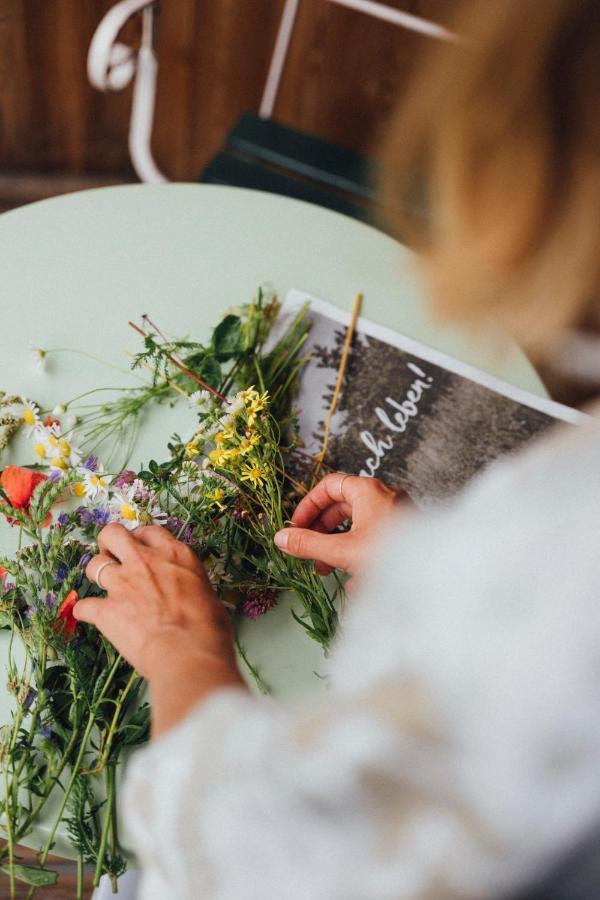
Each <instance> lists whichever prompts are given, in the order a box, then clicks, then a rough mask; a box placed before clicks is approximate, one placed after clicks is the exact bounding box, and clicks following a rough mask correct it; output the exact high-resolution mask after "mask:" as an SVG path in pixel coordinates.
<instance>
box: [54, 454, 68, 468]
mask: <svg viewBox="0 0 600 900" xmlns="http://www.w3.org/2000/svg"><path fill="white" fill-rule="evenodd" d="M50 465H51V466H54V468H55V469H63V471H64V470H65V469H68V468H69V467H68V465H67V463H66V462H65V460H64V459H60V458H59V457H57V458H56V459H52V460H50Z"/></svg>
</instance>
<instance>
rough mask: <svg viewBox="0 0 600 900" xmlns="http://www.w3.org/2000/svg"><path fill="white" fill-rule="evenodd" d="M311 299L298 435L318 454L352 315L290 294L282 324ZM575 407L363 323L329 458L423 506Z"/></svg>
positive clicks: (575, 418) (577, 417) (572, 419)
mask: <svg viewBox="0 0 600 900" xmlns="http://www.w3.org/2000/svg"><path fill="white" fill-rule="evenodd" d="M307 302H308V303H310V319H311V321H312V323H313V326H312V329H311V332H310V334H309V337H308V344H307V348H306V349H307V351H308V352H310V354H311V359H310V361H309V362H308V363H307V365H306V367H305V369H304V370H303V373H302V378H301V383H300V390H299V395H298V403H297V405H298V410H299V412H298V417H299V425H300V437H301V439H302V441H303V443H304V445H305V448H306V450H307V451H308V452H309V453H311V454H315V453H318V452H319V451H320V450H321V448H322V444H323V433H324V425H325V418H326V416H327V412H328V410H329V406H330V403H331V399H332V395H333V390H334V386H335V382H336V378H337V373H338V368H339V365H340V360H341V356H342V351H343V345H344V340H345V337H346V331H347V326H348V323H349V320H350V315H349V314H348V313H345V312H344V311H343V310H340V309H338V308H337V307H335V306H332V305H331V304H329V303H325V302H324V301H322V300H319V299H317V298H316V297H313V296H311V295H309V294H307V293H306V292H303V291H300V290H296V289H293V290H291V291H290V292H289V293H288V294H287V296H286V299H285V301H284V304H283V310H282V313H283V321H284V322H285V321H287V320H288V316H292V315H293V314H294V313H295V312H297V311H298V309H299V308H300V307H301V306H303V305H304V304H305V303H307ZM586 421H589V417H588V416H586V415H585V414H583V413H580V412H578V411H577V410H574V409H570V408H569V407H566V406H562V405H560V404H558V403H554V402H552V401H550V400H545V399H543V398H541V397H537V396H535V395H534V394H530V393H528V392H527V391H523V390H520V389H519V388H516V387H514V386H513V385H511V384H508V383H507V382H504V381H501V380H500V379H497V378H495V377H494V376H492V375H489V374H487V373H486V372H482V371H480V370H479V369H476V368H474V367H473V366H469V365H466V364H464V363H461V362H459V361H458V360H457V359H454V358H452V357H450V356H447V355H446V354H444V353H441V352H440V351H438V350H434V349H432V348H430V347H427V346H425V345H424V344H421V343H419V342H418V341H415V340H413V339H412V338H408V337H404V336H402V335H400V334H396V333H395V332H394V331H392V330H390V329H388V328H385V327H383V326H381V325H376V324H374V323H372V322H369V321H368V320H367V319H364V318H359V319H358V323H357V326H356V333H355V335H354V339H353V342H352V348H351V352H350V356H349V358H348V364H347V369H346V376H345V379H344V385H343V391H342V394H341V397H340V399H339V402H338V405H337V409H336V413H335V415H334V418H333V422H332V428H331V434H330V438H329V445H328V453H327V459H326V462H327V464H328V466H330V467H331V468H333V469H338V470H341V471H345V472H352V473H355V474H361V475H368V476H375V477H377V478H381V479H382V480H383V481H385V482H386V483H387V484H389V485H391V486H394V487H398V488H404V489H405V490H406V491H408V493H409V494H410V496H411V497H412V499H413V500H414V501H415V502H416V503H418V504H419V505H429V504H431V503H434V502H439V501H443V500H445V499H447V498H449V497H451V496H452V495H453V494H455V493H456V492H457V491H459V490H460V489H461V488H462V487H463V486H464V485H465V484H466V483H467V482H468V481H469V480H470V479H471V478H472V477H473V476H474V475H475V474H476V473H477V472H478V471H480V470H481V469H482V468H484V467H485V466H487V465H488V464H489V463H491V462H492V461H493V460H495V459H497V458H498V457H500V456H503V455H505V454H507V453H510V452H513V451H515V450H518V449H519V448H520V447H522V446H523V445H524V444H525V443H526V442H527V441H530V440H531V439H532V438H535V437H536V436H537V435H539V434H541V433H542V432H543V431H545V430H546V429H547V428H550V427H551V426H553V425H555V424H556V423H557V422H567V423H570V424H573V425H576V424H582V423H583V422H586Z"/></svg>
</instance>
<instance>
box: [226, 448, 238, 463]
mask: <svg viewBox="0 0 600 900" xmlns="http://www.w3.org/2000/svg"><path fill="white" fill-rule="evenodd" d="M223 456H224V458H225V459H226V460H227V461H228V462H230V463H233V465H235V464H236V463H237V462H239V458H240V456H241V452H240V451H239V450H238V448H237V447H230V448H229V449H228V450H223Z"/></svg>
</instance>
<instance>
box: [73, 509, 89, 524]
mask: <svg viewBox="0 0 600 900" xmlns="http://www.w3.org/2000/svg"><path fill="white" fill-rule="evenodd" d="M75 514H76V515H77V516H79V521H80V522H81V524H82V525H93V524H94V513H93V512H92V510H91V509H88V508H87V506H78V507H77V509H76V510H75Z"/></svg>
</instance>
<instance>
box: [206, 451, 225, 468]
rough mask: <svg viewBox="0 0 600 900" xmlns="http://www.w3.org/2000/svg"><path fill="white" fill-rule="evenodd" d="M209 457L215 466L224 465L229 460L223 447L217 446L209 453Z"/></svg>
mask: <svg viewBox="0 0 600 900" xmlns="http://www.w3.org/2000/svg"><path fill="white" fill-rule="evenodd" d="M208 458H209V459H210V461H211V463H212V464H213V465H214V466H224V465H225V463H226V462H227V455H226V451H225V450H223V448H222V447H216V448H215V449H214V450H211V451H210V453H209V454H208Z"/></svg>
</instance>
